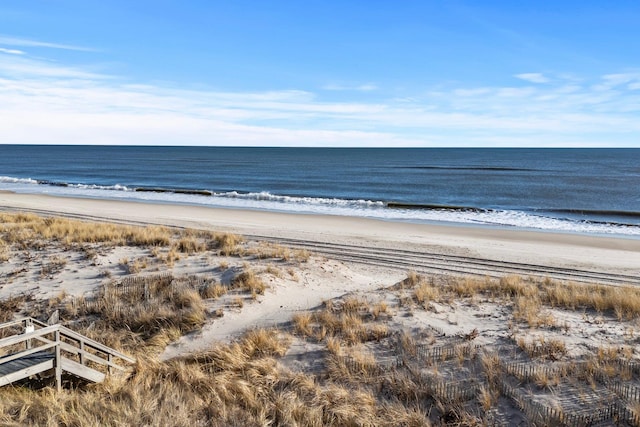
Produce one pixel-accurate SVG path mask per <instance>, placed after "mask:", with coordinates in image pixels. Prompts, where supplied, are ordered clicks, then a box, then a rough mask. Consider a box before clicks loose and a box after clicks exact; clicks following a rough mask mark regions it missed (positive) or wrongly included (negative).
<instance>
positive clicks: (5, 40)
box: [0, 36, 95, 52]
mask: <svg viewBox="0 0 640 427" xmlns="http://www.w3.org/2000/svg"><path fill="white" fill-rule="evenodd" d="M0 44H4V45H8V46H22V47H44V48H50V49H64V50H77V51H82V52H93V51H95V49H91V48H87V47H83V46H74V45H69V44H62V43H52V42H43V41H39V40H32V39H26V38H20V37H7V36H0Z"/></svg>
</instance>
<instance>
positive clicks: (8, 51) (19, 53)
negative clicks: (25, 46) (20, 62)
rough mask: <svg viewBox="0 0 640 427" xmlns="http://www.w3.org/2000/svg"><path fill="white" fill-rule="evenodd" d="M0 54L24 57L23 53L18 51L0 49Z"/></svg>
mask: <svg viewBox="0 0 640 427" xmlns="http://www.w3.org/2000/svg"><path fill="white" fill-rule="evenodd" d="M0 53H7V54H9V55H24V52H23V51H21V50H18V49H5V48H3V47H0Z"/></svg>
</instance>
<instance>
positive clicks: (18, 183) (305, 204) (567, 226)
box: [0, 177, 640, 237]
mask: <svg viewBox="0 0 640 427" xmlns="http://www.w3.org/2000/svg"><path fill="white" fill-rule="evenodd" d="M33 184H37V181H35V180H31V179H19V178H10V177H0V189H6V190H10V191H16V192H22V193H44V194H51V195H59V196H72V197H90V198H99V199H120V200H139V201H148V202H158V203H179V204H194V205H205V206H211V207H221V208H235V209H253V210H267V211H278V212H290V213H303V214H320V215H339V216H352V217H366V218H374V219H382V220H388V221H404V222H415V223H425V222H448V223H459V224H473V225H484V226H500V227H516V228H526V229H534V230H545V231H556V232H571V233H587V234H616V235H624V236H633V237H636V236H640V226H638V225H624V224H606V223H596V222H589V221H580V220H572V219H562V218H553V217H548V216H544V215H536V214H531V213H528V212H523V211H515V210H491V211H464V210H447V209H397V208H394V209H389V208H387V207H386V205H385V203H383V202H379V201H369V200H345V199H337V198H314V197H294V196H282V195H274V194H271V193H269V192H260V193H238V192H235V191H232V192H225V193H213V195H212V196H203V195H198V194H181V193H156V192H136V191H135V190H134V189H131V188H128V187H126V186H122V185H113V186H100V185H74V186H68V187H58V186H48V185H33Z"/></svg>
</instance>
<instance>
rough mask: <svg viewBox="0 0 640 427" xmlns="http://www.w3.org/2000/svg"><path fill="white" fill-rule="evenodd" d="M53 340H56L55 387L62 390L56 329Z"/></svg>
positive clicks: (58, 340) (58, 332)
mask: <svg viewBox="0 0 640 427" xmlns="http://www.w3.org/2000/svg"><path fill="white" fill-rule="evenodd" d="M55 342H56V358H55V369H56V389H57V390H58V391H60V390H62V362H61V360H60V330H59V329H58V330H56V332H55Z"/></svg>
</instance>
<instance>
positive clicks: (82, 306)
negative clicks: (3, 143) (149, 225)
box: [0, 215, 640, 426]
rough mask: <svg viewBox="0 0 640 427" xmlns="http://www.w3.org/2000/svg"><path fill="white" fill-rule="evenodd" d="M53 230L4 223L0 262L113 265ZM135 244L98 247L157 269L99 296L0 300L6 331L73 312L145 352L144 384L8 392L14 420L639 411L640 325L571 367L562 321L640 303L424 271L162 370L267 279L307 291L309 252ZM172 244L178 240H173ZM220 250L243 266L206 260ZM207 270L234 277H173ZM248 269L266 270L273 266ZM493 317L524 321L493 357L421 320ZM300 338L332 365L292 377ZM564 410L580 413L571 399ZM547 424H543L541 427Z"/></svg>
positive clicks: (184, 235) (136, 376)
mask: <svg viewBox="0 0 640 427" xmlns="http://www.w3.org/2000/svg"><path fill="white" fill-rule="evenodd" d="M54 223H55V221H53V222H51V223H50V225H53V224H54ZM38 224H41V225H38ZM20 225H25V226H26V228H24V229H21V228H20ZM42 227H45V228H46V225H45V224H44V221H43V220H42V219H39V218H38V217H34V216H31V215H16V216H13V217H11V218H9V219H7V217H5V216H0V230H1V231H0V237H1V238H2V241H0V255H2V248H8V249H6V250H7V255H8V257H14V256H15V257H18V256H20V257H25V258H24V259H25V262H26V263H27V264H28V263H33V260H32V259H31V258H30V257H28V256H27V255H25V254H24V253H21V252H19V251H28V250H29V249H30V248H42V247H46V246H47V245H49V244H50V240H47V239H53V240H55V241H57V242H58V243H60V244H61V245H63V246H64V247H66V252H65V254H66V255H65V258H59V259H58V260H57V261H56V260H55V259H53V258H49V261H48V262H45V263H43V264H42V265H43V268H44V267H45V266H48V267H47V269H46V275H49V276H51V275H57V274H59V273H60V271H61V270H64V269H65V268H68V267H69V264H72V262H71V261H67V262H66V263H64V262H63V261H64V260H65V259H68V260H70V259H71V257H70V255H69V254H71V253H72V252H73V250H77V251H78V252H79V253H80V254H82V258H83V259H86V260H89V261H91V262H99V260H100V257H101V254H102V252H103V251H105V249H104V247H103V246H99V245H96V246H94V243H95V241H91V240H90V239H89V240H87V241H83V240H82V239H86V238H87V237H86V236H85V237H82V238H80V237H78V236H84V234H83V233H80V232H78V233H76V232H71V231H69V230H68V229H67V231H65V232H61V231H56V232H55V233H57V234H55V233H54V234H52V235H51V236H49V237H44V234H43V229H42ZM116 227H119V226H116ZM123 227H124V226H123ZM54 228H56V229H58V230H64V229H65V228H64V227H63V226H56V227H54ZM80 228H82V226H78V229H80ZM125 228H126V227H125ZM111 232H112V231H111ZM138 232H141V231H140V230H138V231H129V233H130V234H126V233H125V232H122V233H124V234H122V233H121V232H120V231H119V232H118V233H121V234H118V233H115V232H114V233H115V234H112V237H111V238H108V239H107V238H105V240H104V241H102V243H104V245H105V246H106V247H109V246H117V245H125V246H126V245H132V244H133V243H132V242H138V243H137V244H141V245H142V246H144V248H145V249H148V251H149V257H143V258H141V257H138V256H131V257H128V258H124V259H120V262H119V263H118V265H119V266H120V268H121V269H122V270H124V271H123V273H124V274H125V275H124V276H120V275H118V272H112V271H111V270H105V271H108V272H109V275H105V277H103V278H102V279H103V280H104V283H103V285H102V286H101V287H99V288H98V290H97V291H96V292H95V293H94V294H87V295H85V296H82V297H77V296H75V297H74V296H72V295H68V294H65V293H64V292H60V293H59V294H57V295H56V296H54V297H51V298H49V299H48V300H44V301H34V300H33V297H32V296H29V295H26V294H23V295H19V296H12V297H10V298H5V299H2V300H0V321H3V320H8V319H9V318H11V317H12V316H13V315H14V313H18V312H21V313H24V314H29V315H32V316H34V317H39V318H40V319H43V320H44V318H45V317H46V315H47V314H49V313H50V312H51V311H52V310H55V309H58V310H60V318H61V321H62V322H64V323H65V324H67V325H69V326H70V327H72V328H73V329H75V330H78V331H79V332H81V333H83V334H86V335H88V336H90V337H92V338H94V339H96V340H99V341H101V342H104V343H105V344H107V345H109V346H112V347H115V348H118V349H120V350H124V351H125V352H129V353H135V355H136V357H137V358H138V364H137V365H136V367H135V370H134V372H133V373H132V374H131V376H129V377H127V378H113V379H112V380H110V381H108V382H106V383H104V384H98V385H94V386H91V387H87V388H77V389H72V390H66V391H63V392H61V393H56V392H55V391H53V390H52V389H49V388H45V389H43V390H31V389H28V388H22V387H15V388H0V424H2V425H34V426H35V425H74V426H89V425H114V426H115V425H177V426H180V425H182V426H198V425H210V426H234V425H235V426H252V425H253V426H262V425H276V426H289V425H304V426H307V425H308V426H321V425H336V426H338V425H339V426H343V425H353V426H356V425H376V426H377V425H381V426H385V425H388V426H396V425H401V426H402V425H404V426H426V425H501V424H505V419H504V417H505V416H506V415H505V414H507V415H508V416H509V418H507V419H506V420H507V421H506V422H513V423H522V424H523V425H526V423H535V424H537V425H549V424H563V425H586V424H588V423H589V422H592V421H593V419H592V418H588V416H591V415H593V414H596V415H598V414H599V416H601V417H604V416H607V414H609V413H611V414H614V415H615V417H617V418H616V419H617V420H618V422H619V423H620V424H621V425H625V423H626V424H627V425H633V422H634V421H633V420H634V418H633V414H634V413H635V414H637V411H638V409H637V408H638V407H639V406H640V403H638V402H636V401H634V400H633V396H635V395H634V394H633V392H634V390H635V389H634V387H635V388H636V389H638V388H640V379H639V377H638V375H639V368H638V361H637V359H638V354H637V350H636V347H637V338H636V337H635V336H634V331H633V328H632V327H631V326H629V328H630V330H629V332H627V333H626V334H627V335H628V341H629V343H630V344H629V345H625V346H619V345H606V346H599V347H597V348H593V349H591V350H590V353H589V354H587V355H584V354H581V355H578V356H575V355H573V354H572V352H571V351H572V349H571V348H570V347H569V345H568V344H567V342H566V340H565V339H563V336H562V334H563V333H565V334H566V333H567V331H570V330H572V329H571V328H575V327H574V326H566V327H564V326H561V320H559V319H558V318H557V317H556V316H557V313H558V311H561V310H566V311H570V312H575V311H579V312H581V313H584V316H585V317H586V316H592V317H593V316H595V315H598V316H603V317H606V318H607V320H612V321H615V322H619V323H621V324H622V323H623V322H631V321H637V319H638V318H639V317H640V292H638V291H637V290H635V289H633V288H623V287H619V288H614V287H606V286H595V285H576V284H562V283H556V282H553V281H550V280H535V279H528V278H520V277H516V276H508V277H505V278H503V279H501V280H493V279H481V280H478V279H471V278H451V277H450V278H439V277H421V276H420V275H418V274H416V273H410V274H408V276H407V278H406V280H404V281H402V282H400V283H398V284H397V285H395V286H393V287H392V288H390V289H388V290H385V292H387V291H388V293H386V294H385V295H386V297H385V298H381V297H379V296H376V294H371V295H360V294H349V295H346V296H344V297H342V298H337V299H331V300H327V301H325V302H324V304H323V305H322V306H321V307H319V308H318V309H316V310H311V311H304V312H299V313H297V314H295V315H293V318H292V321H291V328H290V329H283V330H265V329H254V330H250V331H248V332H247V333H246V334H245V335H244V336H243V337H242V338H240V339H238V340H237V341H234V342H232V343H229V344H221V343H219V344H216V345H214V346H213V347H212V348H211V349H209V350H208V351H206V352H202V353H199V354H195V355H192V356H188V357H181V358H177V359H173V360H170V361H167V362H159V361H158V360H157V359H156V357H155V355H156V354H157V353H158V352H159V351H160V350H161V349H163V348H164V347H165V346H166V345H167V343H169V342H170V341H173V340H175V339H177V338H178V337H180V336H181V335H183V334H185V333H189V332H192V331H197V330H198V329H199V328H201V327H202V325H203V324H204V323H205V322H206V321H208V320H212V321H213V319H215V318H217V317H221V316H223V315H224V310H229V309H232V310H234V311H235V310H247V309H250V305H251V304H254V303H255V302H253V301H252V299H256V298H258V297H260V296H261V295H264V294H265V292H266V291H267V289H268V288H267V285H266V283H265V278H266V279H269V280H270V279H271V278H278V279H281V280H285V279H286V278H295V277H297V275H296V269H295V268H294V266H292V265H291V264H286V263H287V262H289V261H291V262H293V263H296V262H298V263H299V262H304V261H306V260H307V259H308V253H306V254H305V253H298V252H295V251H292V250H289V251H287V250H284V249H283V248H280V247H278V246H263V245H261V244H257V245H255V244H252V243H251V242H245V241H243V240H242V239H241V238H239V237H238V236H235V235H231V234H216V233H209V232H200V231H193V230H172V229H166V230H165V229H157V230H156V229H154V230H151V231H150V230H147V232H146V234H145V233H142V232H141V233H142V234H143V235H146V236H147V237H140V236H138V237H136V233H138ZM165 232H166V233H167V234H166V236H167V239H168V240H166V241H165V240H162V239H160V237H161V236H163V235H165V234H163V233H165ZM65 233H66V234H65ZM100 234H101V235H102V236H106V235H108V233H107V232H106V231H101V232H100ZM52 236H57V237H52ZM73 236H75V237H73ZM2 242H5V243H4V244H2ZM140 242H147V243H140ZM148 242H153V243H148ZM147 245H149V246H147ZM212 252H214V253H215V254H216V256H219V257H231V256H234V257H244V258H238V259H229V258H225V259H222V260H220V259H218V258H208V257H209V256H211V253H212ZM196 256H197V257H199V258H198V260H204V262H211V264H212V265H211V267H210V271H215V272H216V274H220V275H224V276H225V277H228V280H226V281H224V282H222V281H220V280H215V279H213V278H212V276H211V275H192V276H175V275H173V274H170V273H167V270H168V267H170V266H173V265H174V263H177V262H188V261H189V260H193V259H194V257H196ZM153 260H155V262H157V263H160V265H159V266H158V265H155V264H154V261H153ZM241 260H250V261H253V260H269V262H270V264H267V265H266V267H264V264H263V268H262V269H261V268H259V267H256V266H255V264H251V263H249V262H247V263H246V264H244V263H241V262H240V261H241ZM0 261H1V257H0ZM57 266H58V267H57ZM154 268H157V270H153V269H154ZM285 271H286V272H287V274H285V273H284V272H285ZM20 274H27V273H25V272H16V274H15V275H13V276H6V278H5V281H9V280H11V278H12V277H15V276H17V275H20ZM43 274H44V273H43ZM485 303H493V304H496V305H499V306H500V307H503V308H504V310H505V311H506V312H508V315H509V320H510V321H511V322H512V327H511V328H510V329H509V332H508V334H509V335H508V336H505V337H503V338H502V339H501V340H500V344H499V345H492V346H490V347H483V346H481V345H480V343H482V344H484V343H486V341H483V339H485V338H486V337H484V336H483V331H482V330H480V331H479V330H478V329H474V328H469V329H468V330H465V331H464V333H459V334H447V333H445V332H444V331H443V330H441V329H440V328H438V327H436V326H433V325H430V324H429V323H428V322H425V321H424V320H420V319H425V318H427V316H426V314H433V313H436V312H438V311H439V310H444V309H446V308H447V307H451V311H454V309H455V307H457V306H459V305H466V306H474V307H477V306H481V305H482V304H485ZM247 306H248V307H247ZM443 307H444V308H443ZM423 314H424V315H425V316H422V315H423ZM421 316H422V317H421ZM441 317H442V316H441ZM411 322H414V323H411ZM420 322H423V323H420ZM452 322H453V321H452ZM505 323H506V321H505ZM407 324H411V325H415V324H419V325H420V327H419V328H418V327H415V326H412V327H411V328H409V327H405V325H407ZM505 329H506V326H505ZM547 333H552V334H547ZM292 342H298V343H300V342H302V343H304V344H305V345H311V346H313V348H317V349H318V353H317V354H316V355H315V356H314V357H315V358H319V359H321V360H320V362H321V363H320V364H319V366H320V367H319V368H317V367H316V368H314V369H309V370H305V369H302V370H300V369H289V368H287V367H285V366H286V365H285V364H284V363H283V362H282V360H283V359H282V358H283V356H284V357H286V354H287V352H288V349H289V346H290V345H291V343H292ZM633 343H635V344H636V345H633ZM625 387H626V388H625ZM572 393H573V394H572ZM566 396H573V400H570V399H569V400H562V399H561V398H564V397H566ZM630 396H631V397H630ZM638 396H640V394H638ZM605 398H606V399H609V400H606V399H605ZM578 401H581V402H584V403H583V406H579V405H578V404H577V403H576V402H578ZM616 405H617V406H616ZM585 407H586V408H587V409H588V411H587V410H586V409H584V408H585ZM545 408H546V409H545ZM536 411H537V412H536ZM545 411H546V412H545ZM554 411H555V412H554ZM580 411H583V412H580ZM607 411H609V412H607ZM634 411H635V412H634ZM538 413H540V414H547V415H545V416H546V417H547V418H544V419H541V418H540V419H539V418H536V417H537V416H538V415H536V414H538ZM557 414H561V416H562V417H564V418H557V417H559V415H557ZM572 414H573V415H575V417H574V418H570V416H573V415H572ZM630 414H631V415H630ZM501 417H503V418H501ZM554 417H556V418H554ZM603 419H604V418H603ZM558 420H561V421H562V422H560V421H558ZM572 420H573V421H572Z"/></svg>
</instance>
